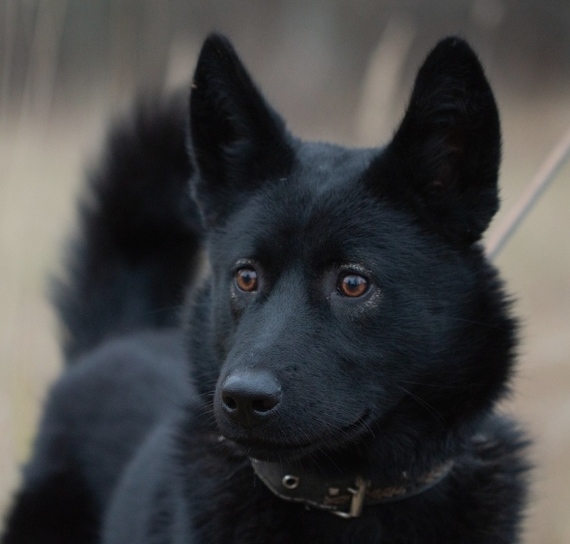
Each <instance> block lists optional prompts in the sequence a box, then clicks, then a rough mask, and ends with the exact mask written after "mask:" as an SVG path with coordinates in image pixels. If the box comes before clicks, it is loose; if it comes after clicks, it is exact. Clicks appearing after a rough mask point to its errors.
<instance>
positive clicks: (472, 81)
mask: <svg viewBox="0 0 570 544" xmlns="http://www.w3.org/2000/svg"><path fill="white" fill-rule="evenodd" d="M500 157H501V137H500V124H499V115H498V112H497V107H496V104H495V100H494V98H493V93H492V91H491V88H490V86H489V83H488V82H487V79H486V77H485V74H484V72H483V68H482V67H481V64H480V63H479V61H478V59H477V57H476V55H475V53H474V52H473V51H472V50H471V48H470V47H469V46H468V45H467V44H466V43H465V42H464V41H463V40H461V39H459V38H447V39H445V40H443V41H441V42H440V43H439V44H438V45H437V46H436V47H435V49H434V50H433V51H432V52H431V53H430V54H429V55H428V57H427V59H426V61H425V62H424V64H423V66H422V67H421V69H420V71H419V73H418V76H417V78H416V82H415V85H414V90H413V92H412V97H411V99H410V104H409V106H408V110H407V112H406V114H405V116H404V119H403V121H402V123H401V125H400V127H399V129H398V130H397V132H396V134H395V136H394V139H393V140H392V142H391V143H390V144H389V145H388V147H387V148H386V150H385V152H384V153H383V154H382V156H381V157H380V158H379V159H378V161H377V162H376V164H375V165H373V166H372V168H371V169H370V172H369V174H370V175H369V178H368V179H369V181H370V182H371V184H372V185H373V189H374V191H375V192H376V193H377V194H381V195H382V196H385V197H388V198H389V199H391V200H392V201H394V202H395V203H396V204H397V205H399V206H400V207H401V208H406V209H409V210H410V211H412V213H413V214H414V216H415V217H417V218H418V219H419V220H420V222H421V223H422V224H423V225H424V226H427V227H428V228H429V229H430V230H432V231H435V232H437V233H439V234H440V235H442V236H443V237H444V238H445V239H447V240H449V241H451V242H453V243H459V244H465V243H467V244H471V243H473V242H475V241H477V240H479V239H480V237H481V235H482V234H483V232H484V231H485V229H486V228H487V226H488V225H489V223H490V221H491V219H492V217H493V215H494V214H495V212H496V211H497V209H498V206H499V198H498V188H497V178H498V171H499V163H500Z"/></svg>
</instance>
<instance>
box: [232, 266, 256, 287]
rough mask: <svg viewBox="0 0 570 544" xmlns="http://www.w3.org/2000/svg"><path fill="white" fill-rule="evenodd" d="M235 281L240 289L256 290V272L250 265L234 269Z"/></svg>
mask: <svg viewBox="0 0 570 544" xmlns="http://www.w3.org/2000/svg"><path fill="white" fill-rule="evenodd" d="M235 282H236V285H237V286H238V289H239V290H240V291H245V292H246V293H252V292H253V291H257V283H258V282H257V272H256V271H255V269H254V268H252V267H251V266H242V267H241V268H238V269H237V270H236V273H235Z"/></svg>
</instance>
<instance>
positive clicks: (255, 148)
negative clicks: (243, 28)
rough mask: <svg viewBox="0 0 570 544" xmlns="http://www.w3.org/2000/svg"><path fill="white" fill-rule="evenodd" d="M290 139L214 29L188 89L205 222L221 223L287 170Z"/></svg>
mask: <svg viewBox="0 0 570 544" xmlns="http://www.w3.org/2000/svg"><path fill="white" fill-rule="evenodd" d="M289 141H290V140H289V136H288V133H287V131H286V129H285V123H284V122H283V120H282V119H281V117H280V116H279V115H278V114H277V113H276V112H275V111H274V110H273V109H272V108H271V107H270V106H269V105H268V104H267V102H266V101H265V99H264V98H263V96H262V95H261V93H260V92H259V90H258V89H257V87H256V86H255V84H254V83H253V81H252V79H251V77H250V76H249V74H248V73H247V70H246V69H245V67H244V66H243V64H242V63H241V61H240V59H239V57H238V56H237V54H236V52H235V50H234V48H233V47H232V45H231V44H230V42H229V41H228V40H227V39H226V38H225V37H224V36H221V35H218V34H212V35H210V36H209V37H208V38H207V39H206V41H205V42H204V45H203V46H202V51H201V53H200V56H199V58H198V64H197V66H196V71H195V73H194V79H193V83H192V92H191V95H190V149H191V153H192V155H193V160H194V164H195V165H196V166H197V170H198V175H197V176H195V177H194V179H193V191H194V197H195V199H196V201H197V203H198V206H199V208H200V211H201V213H202V216H203V218H204V220H205V222H206V226H217V225H219V224H221V223H223V222H224V220H225V219H226V218H227V216H228V215H229V214H230V213H232V212H233V211H235V210H237V209H238V207H239V206H240V205H241V203H243V202H244V201H245V199H247V198H248V196H249V195H250V194H251V193H252V192H253V191H254V190H255V189H257V188H258V187H259V186H260V185H261V184H262V183H264V182H265V181H267V180H271V179H276V178H279V177H285V176H287V174H288V171H289V168H290V165H291V162H292V157H293V153H292V151H291V149H290V145H289Z"/></svg>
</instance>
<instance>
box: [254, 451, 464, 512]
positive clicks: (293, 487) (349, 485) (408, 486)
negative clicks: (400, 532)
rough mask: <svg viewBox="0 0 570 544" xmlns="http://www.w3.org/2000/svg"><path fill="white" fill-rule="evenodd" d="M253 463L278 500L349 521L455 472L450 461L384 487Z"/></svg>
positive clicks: (356, 478) (361, 480)
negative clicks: (367, 508) (309, 507)
mask: <svg viewBox="0 0 570 544" xmlns="http://www.w3.org/2000/svg"><path fill="white" fill-rule="evenodd" d="M250 460H251V465H252V467H253V470H254V472H255V474H256V475H257V476H258V478H259V479H260V480H261V481H262V482H263V483H264V484H265V485H266V486H267V487H268V488H269V490H270V491H271V492H273V493H274V494H275V495H276V496H277V497H279V498H281V499H284V500H286V501H292V502H299V503H303V504H305V505H307V506H312V507H314V508H318V509H320V510H325V511H327V512H330V513H331V514H335V515H337V516H340V517H341V518H346V519H349V518H357V517H358V516H360V514H361V512H362V508H363V507H364V506H368V505H374V504H380V503H386V502H394V501H400V500H403V499H407V498H409V497H413V496H415V495H419V494H420V493H423V492H424V491H427V490H428V489H431V488H432V487H434V486H435V485H437V484H438V483H439V482H441V481H442V480H443V479H444V478H445V477H446V476H447V475H448V474H449V473H450V472H451V469H452V468H453V461H452V460H450V461H446V462H445V463H442V464H441V465H439V466H437V467H436V468H434V469H432V470H431V471H429V472H427V473H425V474H423V475H422V476H420V477H419V478H416V479H415V480H411V479H410V478H409V477H408V476H407V474H406V473H403V474H402V478H401V480H400V481H399V482H398V483H397V484H395V485H392V486H388V487H380V486H376V485H375V484H374V482H373V481H371V480H368V479H366V478H364V477H363V476H360V475H351V476H346V477H344V476H340V477H338V478H334V479H327V478H323V475H322V474H317V473H315V472H313V471H305V470H303V469H300V468H295V469H291V468H290V467H286V466H284V465H282V464H281V463H268V462H265V461H259V460H258V459H250Z"/></svg>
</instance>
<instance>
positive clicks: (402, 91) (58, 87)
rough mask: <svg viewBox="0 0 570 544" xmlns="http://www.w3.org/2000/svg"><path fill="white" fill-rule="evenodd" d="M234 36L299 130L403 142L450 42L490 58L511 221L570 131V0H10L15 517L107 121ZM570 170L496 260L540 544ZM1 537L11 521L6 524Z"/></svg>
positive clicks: (555, 482)
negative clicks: (410, 100)
mask: <svg viewBox="0 0 570 544" xmlns="http://www.w3.org/2000/svg"><path fill="white" fill-rule="evenodd" d="M214 29H215V30H219V31H222V32H225V33H227V34H228V35H229V36H230V38H231V39H232V40H233V41H234V43H235V45H236V47H237V49H238V51H239V52H240V54H241V55H242V57H243V59H244V61H245V63H246V64H247V65H248V67H249V68H250V69H251V71H252V72H253V74H254V77H255V79H256V80H257V82H258V83H259V84H260V85H261V87H262V88H263V90H264V91H265V93H266V95H267V96H268V98H269V99H270V101H271V102H272V103H273V104H274V105H275V106H276V107H277V109H278V110H279V111H280V112H281V113H282V114H283V116H284V117H285V119H287V121H288V123H289V126H290V128H291V129H292V130H293V131H294V132H296V133H297V134H299V135H301V136H303V137H305V138H312V139H315V138H316V139H324V140H332V141H335V142H339V143H344V144H349V145H377V144H380V143H382V142H386V141H388V139H389V138H390V135H391V133H392V131H393V130H394V128H395V125H396V124H397V122H398V120H399V119H400V117H401V116H402V113H403V110H404V108H405V104H406V101H407V97H408V95H409V91H410V88H411V85H412V82H413V77H414V75H415V73H416V70H417V68H418V66H419V64H420V63H421V61H422V59H423V57H424V56H425V55H426V54H427V52H428V50H429V49H430V48H431V47H432V46H433V45H434V44H435V42H436V41H437V40H438V39H440V38H441V37H443V36H445V35H448V34H459V35H461V36H463V37H465V38H467V39H468V40H469V41H470V42H471V43H472V45H473V46H474V47H475V49H476V50H477V51H478V53H479V55H480V57H481V60H482V61H483V64H484V65H485V67H486V70H487V74H488V76H489V78H490V80H491V83H492V86H493V88H494V90H495V92H496V97H497V100H498V103H499V108H500V111H501V114H502V120H503V135H504V161H503V167H502V187H503V189H502V196H503V210H502V212H501V215H499V217H498V218H497V219H496V220H495V222H494V224H493V225H492V228H491V232H492V231H493V228H496V227H497V225H499V224H500V222H501V218H502V217H504V212H505V211H506V210H509V209H510V208H511V207H512V206H513V205H514V204H515V203H516V201H517V198H518V197H519V196H520V194H521V192H522V190H523V189H524V187H525V186H526V184H528V182H529V181H530V179H531V178H532V176H533V174H534V173H535V172H536V170H537V169H538V168H539V166H540V164H541V162H542V161H543V160H544V159H545V158H546V156H547V154H548V153H549V152H550V151H551V149H552V148H553V147H554V146H555V145H556V143H557V142H558V140H559V139H560V138H561V137H562V135H563V134H564V133H565V132H566V130H567V129H568V127H570V3H569V2H568V0H548V1H545V2H536V1H534V0H466V1H462V0H437V1H436V0H434V1H431V2H425V1H422V0H415V1H413V0H412V1H406V0H394V1H389V0H351V1H341V0H313V1H311V2H306V1H305V0H283V1H276V0H242V1H240V2H235V1H234V2H232V1H230V0H215V1H210V2H205V1H202V2H199V1H197V0H180V1H177V0H160V1H159V0H154V1H152V0H96V1H93V2H85V1H84V0H43V1H42V0H0V70H1V72H0V515H2V514H3V512H4V511H5V510H6V508H7V507H8V504H9V501H10V497H11V494H12V492H13V490H14V489H15V487H16V486H17V485H18V481H19V470H20V467H21V465H22V463H24V462H25V459H26V458H27V456H28V454H29V452H30V446H31V443H32V440H33V436H34V432H35V429H36V425H37V422H38V417H39V413H40V410H41V406H42V402H43V400H44V398H45V393H46V388H47V387H48V386H49V384H50V382H52V381H53V380H54V379H55V377H56V376H57V375H58V373H59V371H60V363H61V357H60V352H59V348H58V344H57V339H58V332H59V331H58V327H57V321H56V319H55V316H54V315H53V313H52V310H51V308H50V306H49V303H48V300H47V299H48V297H47V292H48V279H49V277H50V275H53V274H56V273H57V272H58V269H59V267H60V264H59V263H60V260H61V256H62V253H63V245H64V241H65V239H66V237H67V236H68V235H69V233H70V232H71V231H72V229H73V227H74V219H75V211H74V202H75V200H76V198H77V196H78V194H80V192H81V187H82V182H83V179H84V171H85V169H86V168H88V167H89V165H92V164H93V163H94V161H96V158H97V154H98V149H99V148H100V145H101V141H102V138H103V136H104V134H105V127H106V126H107V124H108V122H109V121H110V120H111V119H113V118H114V116H115V115H116V114H117V113H120V112H124V111H125V110H126V109H127V108H128V105H129V103H130V102H131V100H132V98H133V96H134V95H135V94H136V93H137V92H139V91H140V90H149V91H150V90H157V89H159V90H161V89H170V88H176V87H178V86H181V85H182V86H184V85H188V83H189V80H190V77H191V73H192V69H193V66H194V62H195V60H196V56H197V53H198V50H199V47H200V43H201V41H202V40H203V38H204V37H205V35H206V34H207V33H208V32H209V31H211V30H214ZM569 235H570V167H566V168H564V169H563V170H562V171H561V173H560V174H559V176H558V178H557V180H556V182H555V184H554V185H553V187H552V188H550V189H549V191H548V192H547V194H546V195H545V196H544V197H543V198H542V200H541V201H540V202H539V204H538V205H537V207H536V208H535V209H534V210H533V211H532V213H531V215H530V216H529V217H528V219H527V220H526V221H525V222H524V224H523V226H522V227H521V228H520V230H518V231H517V233H516V235H515V237H514V238H513V239H512V241H510V242H509V244H508V245H507V246H506V248H505V249H504V251H503V252H502V253H501V254H500V256H499V257H498V258H497V264H498V266H499V267H500V268H501V269H502V271H503V274H504V277H505V278H506V280H507V282H508V286H509V290H510V292H511V293H512V294H513V296H514V298H515V299H516V300H517V311H518V314H519V315H520V316H521V317H522V323H523V328H522V344H521V348H520V367H519V372H518V375H517V377H516V381H515V384H514V388H513V395H512V398H511V399H510V400H509V401H508V402H507V403H505V406H504V409H505V410H506V411H507V412H509V413H513V414H515V415H516V417H518V418H519V419H521V420H522V421H523V422H524V424H525V425H526V426H527V428H528V429H529V432H530V434H531V436H532V437H533V439H534V446H533V448H532V460H533V462H534V463H535V465H536V469H535V470H534V472H533V487H532V496H531V502H530V507H529V509H528V519H527V521H526V536H525V542H527V543H534V544H555V543H556V544H559V543H560V544H562V543H568V542H570V515H569V514H570V331H569V323H570V244H569ZM0 527H1V524H0Z"/></svg>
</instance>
